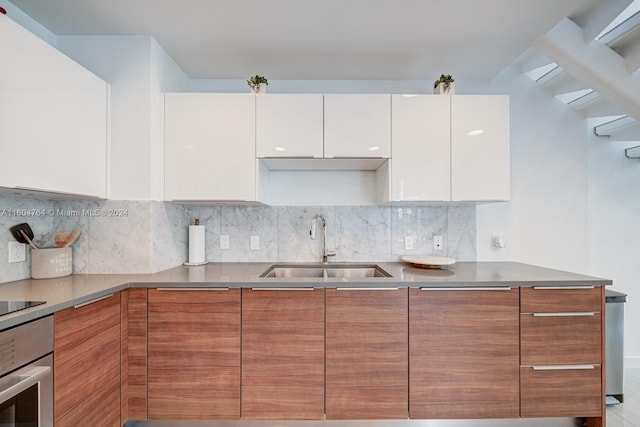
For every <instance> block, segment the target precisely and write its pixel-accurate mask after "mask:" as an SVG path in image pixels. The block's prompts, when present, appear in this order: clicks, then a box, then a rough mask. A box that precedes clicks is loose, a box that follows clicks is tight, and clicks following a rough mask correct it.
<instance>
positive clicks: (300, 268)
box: [260, 263, 391, 279]
mask: <svg viewBox="0 0 640 427" xmlns="http://www.w3.org/2000/svg"><path fill="white" fill-rule="evenodd" d="M260 277H279V278H290V279H291V278H314V277H315V278H319V279H322V278H334V277H335V278H345V279H363V278H369V277H391V275H390V274H389V273H387V272H386V271H384V270H383V269H382V268H380V266H379V265H377V264H338V263H335V264H274V265H272V266H271V267H269V268H268V269H267V270H266V271H265V272H264V273H262V274H261V275H260Z"/></svg>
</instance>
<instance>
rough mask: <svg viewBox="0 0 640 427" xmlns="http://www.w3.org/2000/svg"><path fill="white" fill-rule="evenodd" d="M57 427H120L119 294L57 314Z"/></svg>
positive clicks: (55, 363) (55, 349)
mask: <svg viewBox="0 0 640 427" xmlns="http://www.w3.org/2000/svg"><path fill="white" fill-rule="evenodd" d="M54 321H55V326H54V328H55V348H54V369H53V375H54V379H53V382H54V399H55V403H54V405H55V406H54V413H55V425H56V427H67V426H69V427H72V426H105V427H118V426H120V425H122V424H121V422H120V421H121V420H120V293H116V294H114V295H112V296H110V297H108V298H106V299H103V300H98V301H97V302H93V303H91V304H89V305H85V306H83V307H79V308H73V307H71V308H67V309H65V310H62V311H59V312H57V313H56V314H55V315H54Z"/></svg>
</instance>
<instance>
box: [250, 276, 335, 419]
mask: <svg viewBox="0 0 640 427" xmlns="http://www.w3.org/2000/svg"><path fill="white" fill-rule="evenodd" d="M324 314H325V312H324V289H310V288H306V289H297V290H286V289H277V290H272V289H265V290H252V289H243V290H242V418H244V419H264V420H267V419H274V420H284V419H299V420H302V419H316V420H318V419H323V418H324Z"/></svg>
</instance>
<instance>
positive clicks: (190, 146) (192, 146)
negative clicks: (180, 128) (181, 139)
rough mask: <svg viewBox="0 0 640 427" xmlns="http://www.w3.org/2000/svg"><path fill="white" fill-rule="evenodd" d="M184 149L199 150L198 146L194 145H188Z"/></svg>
mask: <svg viewBox="0 0 640 427" xmlns="http://www.w3.org/2000/svg"><path fill="white" fill-rule="evenodd" d="M184 148H188V149H189V150H193V149H194V148H198V146H197V145H193V144H187V145H185V146H184Z"/></svg>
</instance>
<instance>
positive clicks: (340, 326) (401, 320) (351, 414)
mask: <svg viewBox="0 0 640 427" xmlns="http://www.w3.org/2000/svg"><path fill="white" fill-rule="evenodd" d="M326 293H327V303H326V310H327V326H326V329H327V336H326V340H327V344H326V352H327V355H326V364H327V367H326V370H327V373H326V381H327V384H326V405H327V409H326V412H327V419H385V418H386V419H394V418H397V419H404V418H407V413H408V410H409V401H408V397H409V383H408V381H409V378H408V375H409V372H408V369H409V367H408V345H409V343H408V336H407V334H408V324H409V321H408V314H409V311H408V297H407V289H398V290H389V291H373V290H365V291H360V290H336V289H327V290H326Z"/></svg>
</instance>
